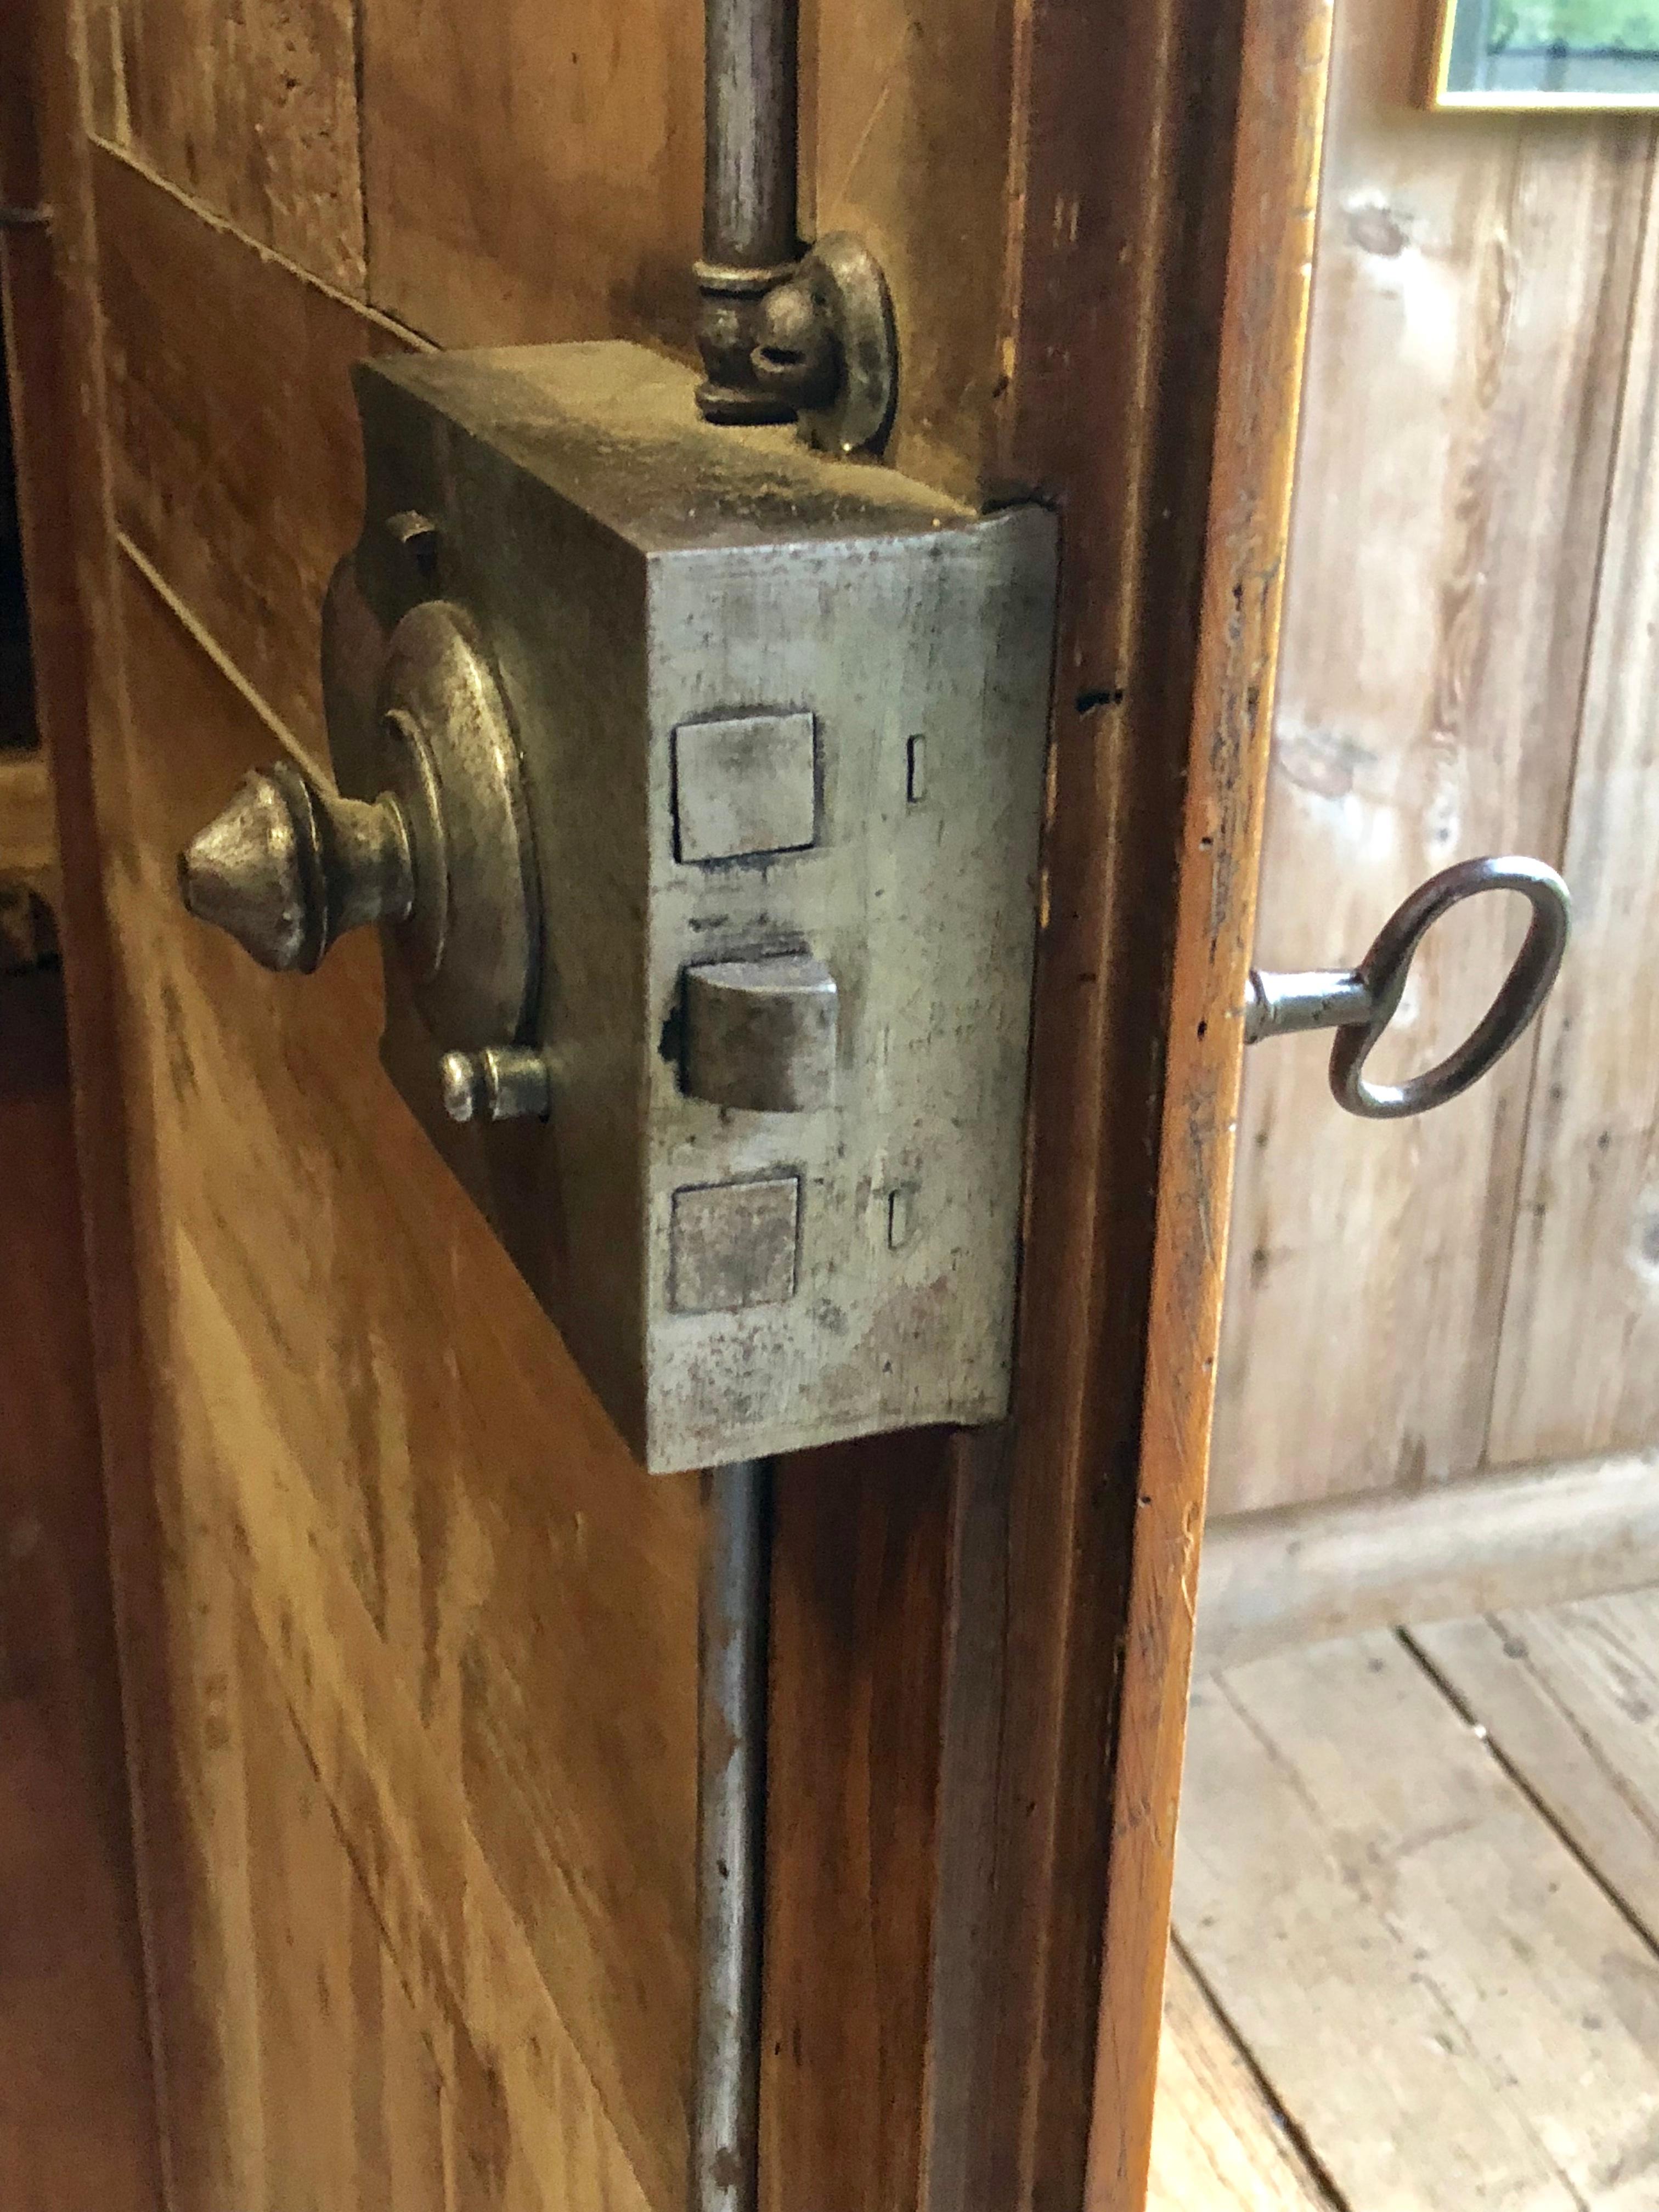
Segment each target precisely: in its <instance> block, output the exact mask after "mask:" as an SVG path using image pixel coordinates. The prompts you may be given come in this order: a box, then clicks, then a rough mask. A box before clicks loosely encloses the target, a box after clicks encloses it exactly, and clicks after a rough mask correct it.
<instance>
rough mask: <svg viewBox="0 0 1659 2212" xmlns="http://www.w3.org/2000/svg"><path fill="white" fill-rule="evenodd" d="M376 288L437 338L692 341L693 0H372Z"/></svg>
mask: <svg viewBox="0 0 1659 2212" xmlns="http://www.w3.org/2000/svg"><path fill="white" fill-rule="evenodd" d="M358 15H359V20H360V22H361V26H362V137H363V177H364V190H365V197H366V203H367V210H368V237H369V241H370V244H369V270H368V295H369V297H370V299H371V300H373V301H374V303H375V305H376V306H377V307H384V308H386V309H387V310H388V311H389V312H390V313H393V314H395V315H398V316H399V317H400V318H402V319H404V321H405V322H407V323H408V324H410V325H411V326H412V327H413V328H414V329H416V330H417V331H422V333H423V334H424V335H425V336H427V337H430V338H433V339H435V341H436V342H437V343H440V344H441V345H481V344H491V345H501V344H509V343H517V342H523V341H536V342H541V341H544V340H548V339H552V338H574V337H583V338H589V337H643V338H654V339H657V340H658V341H659V342H661V343H669V344H673V345H676V346H678V349H680V350H681V351H686V350H688V349H690V347H691V344H692V322H693V317H694V313H695V309H696V295H695V290H694V288H693V285H692V283H691V276H690V264H691V260H692V257H693V256H694V255H695V254H696V252H697V249H698V243H699V240H700V238H701V234H702V9H701V6H700V4H699V0H628V4H627V5H626V6H625V7H622V8H618V7H617V5H616V4H615V0H568V4H566V5H564V6H562V7H560V8H558V9H549V8H547V7H545V6H544V5H542V4H541V0H491V4H490V5H489V6H488V7H483V8H479V7H468V6H463V5H459V4H455V0H445V4H441V5H432V4H428V0H362V6H361V7H360V9H358Z"/></svg>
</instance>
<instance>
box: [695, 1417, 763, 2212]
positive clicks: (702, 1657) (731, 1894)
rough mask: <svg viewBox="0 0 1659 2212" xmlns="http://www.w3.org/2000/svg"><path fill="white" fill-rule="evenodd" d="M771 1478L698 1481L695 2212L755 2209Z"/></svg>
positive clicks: (741, 1473) (747, 1475)
mask: <svg viewBox="0 0 1659 2212" xmlns="http://www.w3.org/2000/svg"><path fill="white" fill-rule="evenodd" d="M770 1478H771V1463H770V1462H769V1461H767V1460H760V1459H748V1460H734V1461H732V1463H731V1464H730V1465H729V1466H727V1467H719V1468H714V1470H713V1472H712V1473H711V1474H708V1475H707V1476H705V1478H704V1494H703V1504H704V1512H703V1552H702V1600H701V1605H702V1610H701V1614H700V1618H699V1623H698V1631H697V1642H698V1654H697V1656H698V1678H699V1689H698V1711H697V2025H696V2089H695V2100H696V2110H695V2112H694V2114H693V2120H692V2142H691V2208H692V2212H754V2206H755V2201H756V2139H757V2125H758V2118H759V2087H760V1991H761V1974H760V1966H761V1912H762V1906H763V1858H762V1850H763V1837H764V1798H765V1775H766V1614H767V1575H766V1541H765V1539H766V1514H767V1504H768V1499H769V1491H770Z"/></svg>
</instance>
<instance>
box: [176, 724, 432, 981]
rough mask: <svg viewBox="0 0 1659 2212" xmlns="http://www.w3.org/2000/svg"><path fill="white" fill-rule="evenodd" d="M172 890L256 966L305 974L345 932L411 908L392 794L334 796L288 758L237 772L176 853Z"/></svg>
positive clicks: (403, 829)
mask: <svg viewBox="0 0 1659 2212" xmlns="http://www.w3.org/2000/svg"><path fill="white" fill-rule="evenodd" d="M179 890H181V892H182V893H183V895H184V902H185V906H186V907H187V908H189V910H190V912H191V914H193V915H195V916H196V918H197V921H210V922H212V923H213V924H214V926H215V927H216V928H219V929H222V930H225V931H228V933H229V934H230V935H231V936H232V937H234V939H236V941H237V943H238V944H239V945H241V946H242V948H243V949H244V951H247V952H249V953H251V954H252V957H254V959H256V960H257V961H258V963H259V965H260V966H261V967H262V968H270V969H276V971H277V972H278V973H281V972H283V971H284V970H287V969H298V970H299V971H300V973H301V974H302V975H309V974H310V973H311V972H312V970H313V969H314V968H315V967H316V966H317V964H318V963H319V961H320V960H321V959H322V957H323V955H324V954H325V952H326V951H328V948H329V946H330V945H332V944H333V943H334V942H335V940H336V939H337V938H339V937H342V936H343V935H344V933H345V932H346V931H347V930H348V929H356V928H360V927H362V925H363V924H365V923H367V922H371V921H403V920H404V919H405V918H406V917H407V916H408V915H410V913H411V911H412V909H413V908H414V905H415V878H414V871H413V867H412V866H411V862H410V842H409V833H408V829H407V825H406V823H405V822H404V816H403V812H402V810H401V808H400V807H399V806H398V802H397V800H396V799H394V798H392V796H391V795H390V794H389V793H386V794H383V795H382V796H381V797H380V798H379V799H374V800H372V801H370V802H368V803H364V802H363V801H362V800H358V799H337V798H336V797H335V795H334V794H333V793H331V792H328V791H325V790H324V789H323V788H322V787H321V786H320V785H319V784H317V783H314V782H313V781H312V779H311V778H310V777H309V776H308V775H306V774H305V773H304V771H303V770H302V769H299V768H296V767H295V765H294V763H292V762H291V761H274V762H273V763H271V765H270V767H269V768H264V769H251V770H250V771H249V772H248V774H247V775H246V776H244V777H243V779H242V781H241V782H240V785H239V786H238V787H237V789H236V792H235V793H234V797H233V798H232V799H231V801H230V803H229V805H228V806H227V807H226V808H225V809H224V811H223V812H222V814H219V815H217V816H216V817H215V818H214V820H213V821H211V822H210V823H208V825H207V827H206V829H202V830H199V831H198V832H197V835H196V836H194V837H192V838H191V841H190V843H189V844H188V845H186V846H185V849H184V851H183V852H182V853H181V854H179Z"/></svg>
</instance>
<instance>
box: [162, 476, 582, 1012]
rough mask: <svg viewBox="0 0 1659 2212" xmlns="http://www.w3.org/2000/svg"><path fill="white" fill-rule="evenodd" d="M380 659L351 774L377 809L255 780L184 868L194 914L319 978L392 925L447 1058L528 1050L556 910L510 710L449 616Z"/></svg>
mask: <svg viewBox="0 0 1659 2212" xmlns="http://www.w3.org/2000/svg"><path fill="white" fill-rule="evenodd" d="M398 520H404V518H401V517H400V518H398ZM428 527H429V526H428ZM378 659H379V666H378V675H377V678H376V679H375V684H374V722H375V735H374V742H373V745H372V747H371V748H370V749H369V752H368V757H367V758H366V759H364V760H362V761H355V760H354V761H352V762H351V763H350V764H349V766H350V769H354V770H356V772H357V775H358V776H359V777H360V778H361V783H362V786H363V787H365V788H363V790H362V796H359V797H337V795H336V794H335V793H332V792H331V791H328V790H325V788H324V787H323V786H321V785H320V784H319V783H317V782H316V781H313V778H312V777H310V776H308V775H306V773H305V772H304V770H303V769H301V768H299V767H298V766H297V765H296V764H295V763H294V762H292V761H276V762H274V763H272V764H271V765H270V767H269V768H265V769H255V770H253V771H252V773H251V774H250V775H248V776H246V778H245V779H244V781H243V782H242V784H241V786H240V788H239V789H238V791H237V792H236V793H235V795H234V798H233V799H231V801H230V804H229V805H228V806H227V807H226V808H225V810H224V811H223V812H222V814H220V815H219V816H218V817H216V819H215V820H214V821H212V822H210V823H209V824H208V826H207V827H206V829H203V830H201V831H200V832H199V833H198V834H197V836H195V837H193V838H192V839H191V842H190V844H189V845H188V846H187V847H186V848H185V851H184V852H183V853H182V854H180V856H179V884H180V888H181V890H182V891H183V893H184V900H185V905H186V907H188V908H189V909H190V911H191V914H193V915H196V916H197V919H198V920H199V921H209V922H212V923H214V924H215V925H216V927H219V928H221V929H224V930H227V931H228V932H229V933H230V934H231V936H233V937H234V938H235V939H236V940H237V942H238V943H239V944H240V945H243V946H244V947H245V948H246V950H247V951H249V952H251V953H252V956H253V957H254V958H255V959H256V960H258V962H259V963H261V965H262V966H264V967H266V968H273V969H299V970H300V971H301V973H305V974H309V973H310V971H311V970H312V969H314V968H315V967H316V966H317V964H318V963H319V961H320V960H321V958H322V957H323V955H324V954H325V952H326V951H328V948H329V946H330V945H332V944H333V943H334V942H335V940H336V939H337V938H339V937H341V936H343V934H344V933H345V932H346V931H347V930H348V929H356V928H360V927H363V926H365V925H366V924H368V923H370V922H382V923H385V924H386V925H387V926H388V927H390V928H391V930H392V933H393V936H394V939H395V942H396V950H397V953H398V957H399V959H400V962H401V963H402V965H403V967H404V969H405V971H406V972H407V974H408V975H409V977H410V981H411V982H412V984H413V986H414V989H415V994H416V1001H417V1003H418V1004H419V1006H420V1007H421V1010H422V1014H423V1016H424V1018H425V1019H426V1020H427V1022H428V1024H429V1026H430V1028H431V1030H432V1033H433V1036H434V1037H435V1040H436V1041H437V1042H439V1043H440V1044H441V1045H448V1046H455V1047H469V1046H480V1045H483V1044H485V1043H494V1042H501V1043H512V1042H513V1041H515V1040H516V1039H517V1037H518V1036H519V1034H520V1030H522V1029H523V1027H524V1025H525V1024H526V1021H528V1020H529V1019H530V1018H531V1016H532V1013H533V1012H534V1006H535V998H536V992H537V987H538V981H539V976H540V968H541V894H540V886H539V884H538V878H537V874H536V866H535V855H534V850H533V844H532V835H531V829H530V820H529V816H528V813H527V811H526V806H525V802H524V793H523V778H522V775H521V771H520V765H519V753H518V746H517V743H516V741H515V739H514V737H513V728H512V723H511V720H510V719H509V717H508V714H507V706H506V702H505V701H504V700H503V699H502V697H501V690H500V688H499V686H498V685H497V684H496V682H495V677H494V675H493V674H492V673H491V671H490V669H489V663H488V661H487V660H486V659H485V657H484V655H483V650H482V647H480V646H479V644H478V642H477V638H476V636H475V635H474V632H473V629H472V627H471V622H470V619H469V617H467V616H466V614H465V611H463V610H462V609H460V608H459V607H455V606H452V605H449V604H447V602H446V601H443V600H439V599H434V600H426V601H423V602H422V603H421V604H419V605H416V606H415V607H412V608H411V609H410V611H409V612H408V613H407V614H406V615H404V617H403V619H402V620H401V621H400V622H399V623H398V624H397V625H396V627H395V629H393V630H392V634H391V636H390V637H389V639H387V641H386V644H385V647H384V651H383V653H381V654H380V655H379V656H378Z"/></svg>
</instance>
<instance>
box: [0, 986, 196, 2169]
mask: <svg viewBox="0 0 1659 2212" xmlns="http://www.w3.org/2000/svg"><path fill="white" fill-rule="evenodd" d="M0 1147H3V1152H4V1157H5V1158H6V1160H7V1162H8V1168H7V1171H6V1172H5V1174H4V1175H3V1176H0V1343H3V1344H4V1346H5V1347H6V1370H5V1371H6V1386H5V1419H4V1422H3V1425H0V1899H3V1905H0V2202H3V2203H5V2205H6V2206H7V2208H8V2212H13V2209H14V2208H15V2212H159V2207H160V2193H159V2191H160V2176H159V2172H158V2170H157V2165H156V2157H155V2106H154V2099H153V2091H152V2087H151V2081H150V2072H149V2035H148V2027H147V2022H146V2019H145V2007H144V1983H143V1962H142V1959H141V1954H140V1947H139V1936H138V1917H137V1894H136V1892H135V1887H134V1881H133V1868H132V1844H131V1827H130V1824H129V1820H128V1814H127V1802H126V1765H125V1756H124V1751H123V1746H122V1739H121V1709H120V1690H119V1685H118V1680H117V1677H116V1663H115V1648H114V1638H113V1634H112V1614H111V1607H110V1590H109V1565H108V1557H107V1547H106V1533H105V1524H104V1514H103V1499H102V1480H101V1468H100V1455H99V1433H98V1420H97V1413H96V1410H95V1406H94V1395H93V1352H92V1336H91V1328H90V1323H89V1320H88V1310H87V1291H86V1278H85V1273H84V1259H83V1255H82V1246H81V1231H80V1208H79V1200H78V1191H77V1185H76V1169H75V1152H74V1135H73V1128H72V1124H71V1116H70V1084H69V1066H68V1055H67V1049H66V1036H65V1030H64V994H63V980H62V977H61V976H60V975H58V972H57V971H56V970H55V969H42V970H38V971H36V972H35V973H34V974H33V975H7V976H3V977H0Z"/></svg>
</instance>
